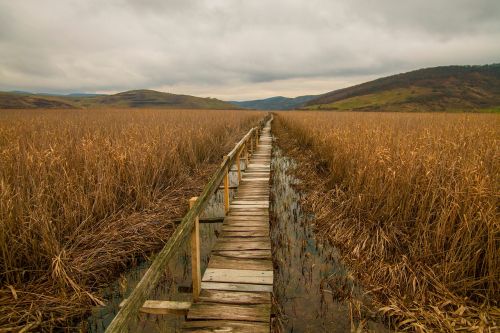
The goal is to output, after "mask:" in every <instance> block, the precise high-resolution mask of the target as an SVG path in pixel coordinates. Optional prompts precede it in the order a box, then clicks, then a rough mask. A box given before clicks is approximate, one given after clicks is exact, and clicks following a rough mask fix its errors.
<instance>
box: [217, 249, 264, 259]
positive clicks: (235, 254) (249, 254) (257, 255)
mask: <svg viewBox="0 0 500 333" xmlns="http://www.w3.org/2000/svg"><path fill="white" fill-rule="evenodd" d="M214 252H217V254H218V255H220V256H223V257H231V258H247V259H271V258H272V257H271V250H245V251H243V250H239V251H226V250H224V251H222V250H221V251H217V250H214Z"/></svg>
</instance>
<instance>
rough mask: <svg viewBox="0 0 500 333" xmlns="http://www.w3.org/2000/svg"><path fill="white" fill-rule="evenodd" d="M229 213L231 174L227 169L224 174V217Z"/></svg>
mask: <svg viewBox="0 0 500 333" xmlns="http://www.w3.org/2000/svg"><path fill="white" fill-rule="evenodd" d="M228 212H229V172H228V169H226V172H225V174H224V215H227V213H228Z"/></svg>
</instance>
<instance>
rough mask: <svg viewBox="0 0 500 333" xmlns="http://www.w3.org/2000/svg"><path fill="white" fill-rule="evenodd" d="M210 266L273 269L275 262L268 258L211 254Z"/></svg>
mask: <svg viewBox="0 0 500 333" xmlns="http://www.w3.org/2000/svg"><path fill="white" fill-rule="evenodd" d="M208 267H209V268H229V269H239V268H243V269H253V270H261V271H269V270H271V271H272V270H273V263H272V261H271V260H266V259H242V258H228V257H221V256H218V255H215V254H213V255H211V256H210V261H209V262H208Z"/></svg>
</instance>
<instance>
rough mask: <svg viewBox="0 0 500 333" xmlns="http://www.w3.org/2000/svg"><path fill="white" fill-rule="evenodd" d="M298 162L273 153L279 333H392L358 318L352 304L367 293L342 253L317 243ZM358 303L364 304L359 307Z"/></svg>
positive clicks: (275, 260) (274, 259) (274, 237)
mask: <svg viewBox="0 0 500 333" xmlns="http://www.w3.org/2000/svg"><path fill="white" fill-rule="evenodd" d="M294 166H295V163H294V161H293V160H291V159H290V158H288V157H286V156H283V153H282V151H281V150H279V149H278V148H275V149H274V152H273V159H272V169H273V184H272V190H271V193H272V194H271V195H272V200H271V216H272V219H271V241H272V244H273V261H274V303H275V308H276V310H275V312H276V320H275V321H274V323H275V324H274V330H275V331H278V332H280V331H281V332H350V331H356V330H357V329H361V327H364V330H368V331H371V332H389V330H387V329H386V328H385V327H384V326H383V325H381V324H378V323H375V322H373V321H370V320H362V321H361V320H360V319H353V320H352V322H351V317H352V316H351V313H352V311H354V309H353V308H352V307H351V306H350V303H351V302H350V300H351V301H354V303H352V304H355V303H356V300H362V299H363V297H364V296H363V292H362V290H361V288H360V287H359V286H358V285H357V284H356V281H355V280H354V278H353V276H352V274H350V273H349V271H348V270H347V268H346V267H345V266H344V265H343V264H342V262H341V260H340V255H339V253H338V250H337V249H336V248H334V247H332V246H331V245H329V244H326V243H323V242H321V241H320V240H318V239H317V238H316V236H315V234H314V231H313V229H312V222H313V221H312V220H313V216H307V214H306V213H305V212H303V211H302V210H301V207H300V204H299V201H300V194H299V193H298V192H297V191H295V189H294V185H296V184H299V180H297V179H296V178H295V177H294V176H293V175H292V170H293V168H294ZM358 304H359V303H358Z"/></svg>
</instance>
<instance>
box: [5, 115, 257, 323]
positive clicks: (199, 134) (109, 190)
mask: <svg viewBox="0 0 500 333" xmlns="http://www.w3.org/2000/svg"><path fill="white" fill-rule="evenodd" d="M262 117H263V113H260V112H247V111H195V110H157V109H156V110H153V109H150V110H131V109H123V110H31V111H30V110H2V111H1V112H0V256H1V260H0V283H1V284H0V288H1V289H0V331H3V330H5V331H8V330H14V331H16V330H20V329H34V328H36V329H37V330H45V329H50V328H53V327H57V326H66V325H68V323H69V322H68V320H71V319H72V318H74V317H75V316H78V315H82V314H84V313H85V311H88V309H89V306H91V305H94V304H100V303H102V300H101V299H100V298H99V294H98V293H97V292H96V291H97V289H98V288H99V287H101V286H102V285H103V284H105V283H106V282H108V281H110V280H111V279H113V278H115V277H116V276H117V274H119V273H120V272H121V271H123V270H124V269H125V268H126V267H127V265H129V264H130V262H131V261H132V260H135V259H137V258H138V257H145V256H147V255H148V254H150V253H151V252H152V251H154V250H157V249H158V248H160V247H161V246H162V244H163V243H164V242H165V241H166V240H167V239H168V237H169V235H170V234H171V232H172V231H173V228H174V225H173V223H172V222H171V220H172V219H173V218H176V217H180V216H182V215H183V213H184V212H185V209H186V207H187V199H188V198H189V197H191V196H194V195H196V194H198V193H199V190H200V189H201V187H202V186H203V185H204V183H205V182H206V181H207V180H208V177H209V176H210V174H211V172H212V171H213V170H214V169H215V168H216V167H217V165H218V164H219V163H220V161H221V159H222V156H223V155H224V154H225V153H227V152H228V151H229V150H230V149H231V148H232V147H233V146H234V144H235V143H236V142H237V141H238V140H239V139H240V138H241V136H242V135H243V134H244V133H245V132H246V131H248V129H249V128H250V127H251V126H255V124H256V123H257V121H258V120H260V119H261V118H262Z"/></svg>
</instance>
